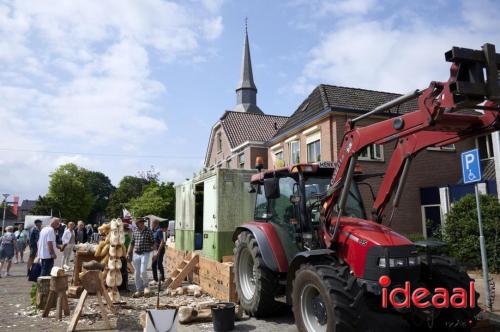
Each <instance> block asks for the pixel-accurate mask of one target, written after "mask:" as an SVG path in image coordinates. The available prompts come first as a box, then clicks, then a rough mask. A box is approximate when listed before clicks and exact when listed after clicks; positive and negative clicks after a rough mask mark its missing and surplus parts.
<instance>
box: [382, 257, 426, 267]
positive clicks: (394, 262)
mask: <svg viewBox="0 0 500 332" xmlns="http://www.w3.org/2000/svg"><path fill="white" fill-rule="evenodd" d="M418 264H420V260H419V258H418V257H399V258H389V259H386V258H385V257H380V258H379V259H378V267H381V268H386V267H405V266H416V265H418Z"/></svg>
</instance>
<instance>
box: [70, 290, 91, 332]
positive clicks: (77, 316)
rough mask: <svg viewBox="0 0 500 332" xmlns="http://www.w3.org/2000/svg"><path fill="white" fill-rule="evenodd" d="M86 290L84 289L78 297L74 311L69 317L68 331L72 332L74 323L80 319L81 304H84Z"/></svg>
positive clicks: (74, 327)
mask: <svg viewBox="0 0 500 332" xmlns="http://www.w3.org/2000/svg"><path fill="white" fill-rule="evenodd" d="M87 295H88V293H87V290H86V289H84V290H83V292H82V295H81V296H80V299H79V300H78V304H77V305H76V308H75V312H74V313H73V317H71V321H70V323H69V325H68V330H67V331H68V332H73V331H75V329H76V324H78V320H79V319H80V315H81V314H82V310H83V305H84V304H85V300H86V299H87Z"/></svg>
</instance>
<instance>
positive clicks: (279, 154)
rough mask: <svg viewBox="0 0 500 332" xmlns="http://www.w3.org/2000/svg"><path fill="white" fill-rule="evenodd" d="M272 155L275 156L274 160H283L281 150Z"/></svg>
mask: <svg viewBox="0 0 500 332" xmlns="http://www.w3.org/2000/svg"><path fill="white" fill-rule="evenodd" d="M274 157H275V158H276V160H283V150H279V151H277V152H275V153H274Z"/></svg>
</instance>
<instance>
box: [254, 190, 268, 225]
mask: <svg viewBox="0 0 500 332" xmlns="http://www.w3.org/2000/svg"><path fill="white" fill-rule="evenodd" d="M254 217H255V220H266V219H268V218H269V214H268V213H267V199H266V195H265V193H264V186H262V185H259V187H258V189H257V198H256V201H255V214H254Z"/></svg>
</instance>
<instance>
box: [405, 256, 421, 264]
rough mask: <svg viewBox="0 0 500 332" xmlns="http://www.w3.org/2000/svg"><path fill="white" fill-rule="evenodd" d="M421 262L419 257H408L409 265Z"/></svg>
mask: <svg viewBox="0 0 500 332" xmlns="http://www.w3.org/2000/svg"><path fill="white" fill-rule="evenodd" d="M419 264H420V259H418V257H408V265H409V266H416V265H419Z"/></svg>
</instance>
